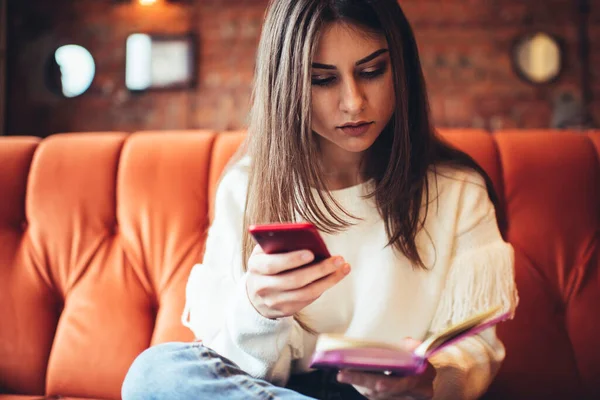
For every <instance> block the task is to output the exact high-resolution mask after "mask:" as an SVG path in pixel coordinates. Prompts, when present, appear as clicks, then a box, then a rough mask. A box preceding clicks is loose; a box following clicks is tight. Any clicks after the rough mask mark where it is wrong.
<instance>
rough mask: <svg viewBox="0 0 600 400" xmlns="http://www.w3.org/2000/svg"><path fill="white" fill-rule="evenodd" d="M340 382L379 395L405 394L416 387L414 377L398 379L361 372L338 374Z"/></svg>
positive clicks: (344, 371)
mask: <svg viewBox="0 0 600 400" xmlns="http://www.w3.org/2000/svg"><path fill="white" fill-rule="evenodd" d="M338 380H339V381H340V382H343V383H349V384H352V385H358V386H362V387H365V388H368V389H370V390H373V391H375V392H377V393H390V394H396V395H399V394H404V393H406V392H408V391H410V390H411V389H413V388H414V387H415V385H416V382H417V379H416V378H415V377H414V376H408V377H398V376H386V375H380V374H373V373H365V372H360V371H352V370H342V371H340V372H339V373H338Z"/></svg>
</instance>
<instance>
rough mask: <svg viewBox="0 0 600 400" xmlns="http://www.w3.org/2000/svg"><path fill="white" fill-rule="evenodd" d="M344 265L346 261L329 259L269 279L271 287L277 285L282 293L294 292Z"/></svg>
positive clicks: (338, 257)
mask: <svg viewBox="0 0 600 400" xmlns="http://www.w3.org/2000/svg"><path fill="white" fill-rule="evenodd" d="M345 264H346V261H345V260H344V259H343V258H342V257H340V256H336V257H331V258H328V259H327V260H324V261H321V262H320V263H317V264H312V265H309V266H306V267H304V268H297V269H294V270H292V271H286V272H283V273H281V274H278V275H276V276H272V277H271V279H272V280H273V285H277V287H279V288H280V289H281V290H283V291H286V290H296V289H300V288H303V287H305V286H307V285H309V284H311V283H313V282H315V281H318V280H319V279H322V278H325V277H326V276H328V275H330V274H332V273H334V272H335V271H337V270H339V269H340V268H342V267H343V266H344V265H345Z"/></svg>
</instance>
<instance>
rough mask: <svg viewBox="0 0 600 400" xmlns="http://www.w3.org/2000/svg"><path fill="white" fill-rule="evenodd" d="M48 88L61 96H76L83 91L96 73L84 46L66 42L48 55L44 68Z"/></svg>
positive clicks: (91, 58) (87, 87)
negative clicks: (66, 43)
mask: <svg viewBox="0 0 600 400" xmlns="http://www.w3.org/2000/svg"><path fill="white" fill-rule="evenodd" d="M45 74H46V76H45V82H46V86H47V87H48V89H49V90H50V91H51V92H52V93H54V94H56V95H58V96H61V97H77V96H80V95H82V94H83V93H85V92H86V91H87V90H88V89H89V87H90V85H91V84H92V81H93V80H94V75H95V74H96V64H95V62H94V58H93V57H92V55H91V54H90V52H89V51H88V50H87V49H85V48H84V47H81V46H78V45H75V44H68V45H65V46H61V47H59V48H58V49H56V51H54V53H52V54H51V55H50V57H48V60H47V61H46V68H45Z"/></svg>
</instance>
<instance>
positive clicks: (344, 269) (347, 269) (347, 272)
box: [342, 264, 350, 275]
mask: <svg viewBox="0 0 600 400" xmlns="http://www.w3.org/2000/svg"><path fill="white" fill-rule="evenodd" d="M342 272H343V273H344V275H348V274H349V273H350V264H346V265H344V268H342Z"/></svg>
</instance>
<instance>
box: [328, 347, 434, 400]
mask: <svg viewBox="0 0 600 400" xmlns="http://www.w3.org/2000/svg"><path fill="white" fill-rule="evenodd" d="M419 344H420V343H419V342H418V341H416V340H414V339H410V338H407V339H404V345H406V347H408V348H409V349H411V350H413V349H415V348H416V347H417V346H418V345H419ZM337 379H338V381H339V382H342V383H348V384H351V385H353V386H354V387H355V388H356V390H358V391H359V392H360V394H362V395H363V396H365V397H366V398H368V399H370V400H383V399H406V400H409V399H410V400H425V399H431V398H432V397H433V380H434V379H435V369H434V368H433V366H432V365H431V364H429V363H428V364H427V369H426V370H425V372H423V373H422V374H419V375H415V376H407V377H395V376H386V375H380V374H373V373H365V372H359V371H353V370H342V371H340V372H339V373H338V376H337Z"/></svg>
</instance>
